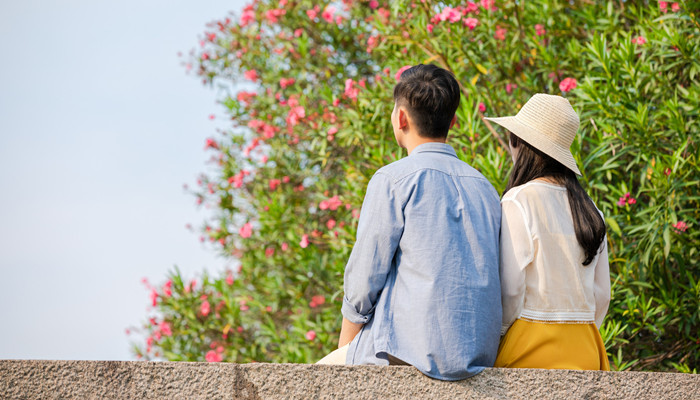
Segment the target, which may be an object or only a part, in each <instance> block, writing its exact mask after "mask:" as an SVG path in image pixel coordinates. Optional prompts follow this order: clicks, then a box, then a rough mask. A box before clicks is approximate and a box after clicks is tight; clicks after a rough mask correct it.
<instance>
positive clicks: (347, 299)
mask: <svg viewBox="0 0 700 400" xmlns="http://www.w3.org/2000/svg"><path fill="white" fill-rule="evenodd" d="M403 226H404V220H403V206H402V204H401V201H400V199H398V198H397V196H396V193H395V190H394V185H393V182H392V180H391V179H390V178H389V177H388V176H386V175H385V174H383V173H381V172H377V173H376V174H375V175H374V176H373V177H372V179H371V180H370V181H369V184H368V185H367V194H366V195H365V199H364V202H363V203H362V210H361V213H360V220H359V222H358V226H357V240H356V241H355V246H354V247H353V249H352V253H351V254H350V259H349V260H348V264H347V266H346V267H345V280H344V290H345V296H344V298H343V306H342V309H341V312H342V314H343V316H344V317H345V318H346V319H347V320H349V321H350V322H353V323H356V324H365V323H367V322H368V321H369V320H370V319H371V318H372V315H373V313H374V307H375V305H376V303H377V299H378V298H379V295H380V294H381V292H382V290H383V289H384V286H385V284H386V279H387V276H388V274H389V271H390V270H391V268H392V264H393V259H394V254H395V253H396V249H397V247H398V245H399V240H400V239H401V234H402V233H403Z"/></svg>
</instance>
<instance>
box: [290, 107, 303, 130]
mask: <svg viewBox="0 0 700 400" xmlns="http://www.w3.org/2000/svg"><path fill="white" fill-rule="evenodd" d="M304 117H306V110H304V107H303V106H296V107H292V109H291V110H289V113H288V114H287V124H288V125H289V126H290V127H292V126H294V125H296V124H298V123H299V120H301V119H302V118H304Z"/></svg>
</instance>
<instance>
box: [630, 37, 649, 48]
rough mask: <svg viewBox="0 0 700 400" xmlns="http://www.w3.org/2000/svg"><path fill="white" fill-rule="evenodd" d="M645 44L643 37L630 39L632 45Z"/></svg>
mask: <svg viewBox="0 0 700 400" xmlns="http://www.w3.org/2000/svg"><path fill="white" fill-rule="evenodd" d="M646 42H647V40H646V39H645V38H644V36H637V37H636V38H633V39H632V43H634V44H637V45H640V46H641V45H643V44H645V43H646Z"/></svg>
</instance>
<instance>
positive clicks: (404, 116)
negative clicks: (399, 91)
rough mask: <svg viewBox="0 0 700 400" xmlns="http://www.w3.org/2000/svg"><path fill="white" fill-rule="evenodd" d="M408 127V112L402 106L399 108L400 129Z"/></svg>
mask: <svg viewBox="0 0 700 400" xmlns="http://www.w3.org/2000/svg"><path fill="white" fill-rule="evenodd" d="M407 127H408V113H407V112H406V110H405V109H404V108H403V107H401V108H399V129H406V128H407Z"/></svg>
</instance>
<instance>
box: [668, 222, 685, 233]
mask: <svg viewBox="0 0 700 400" xmlns="http://www.w3.org/2000/svg"><path fill="white" fill-rule="evenodd" d="M671 226H672V227H673V229H675V230H676V233H683V232H685V231H686V230H687V229H688V224H686V223H685V222H684V221H678V222H676V223H675V224H673V225H671Z"/></svg>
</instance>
